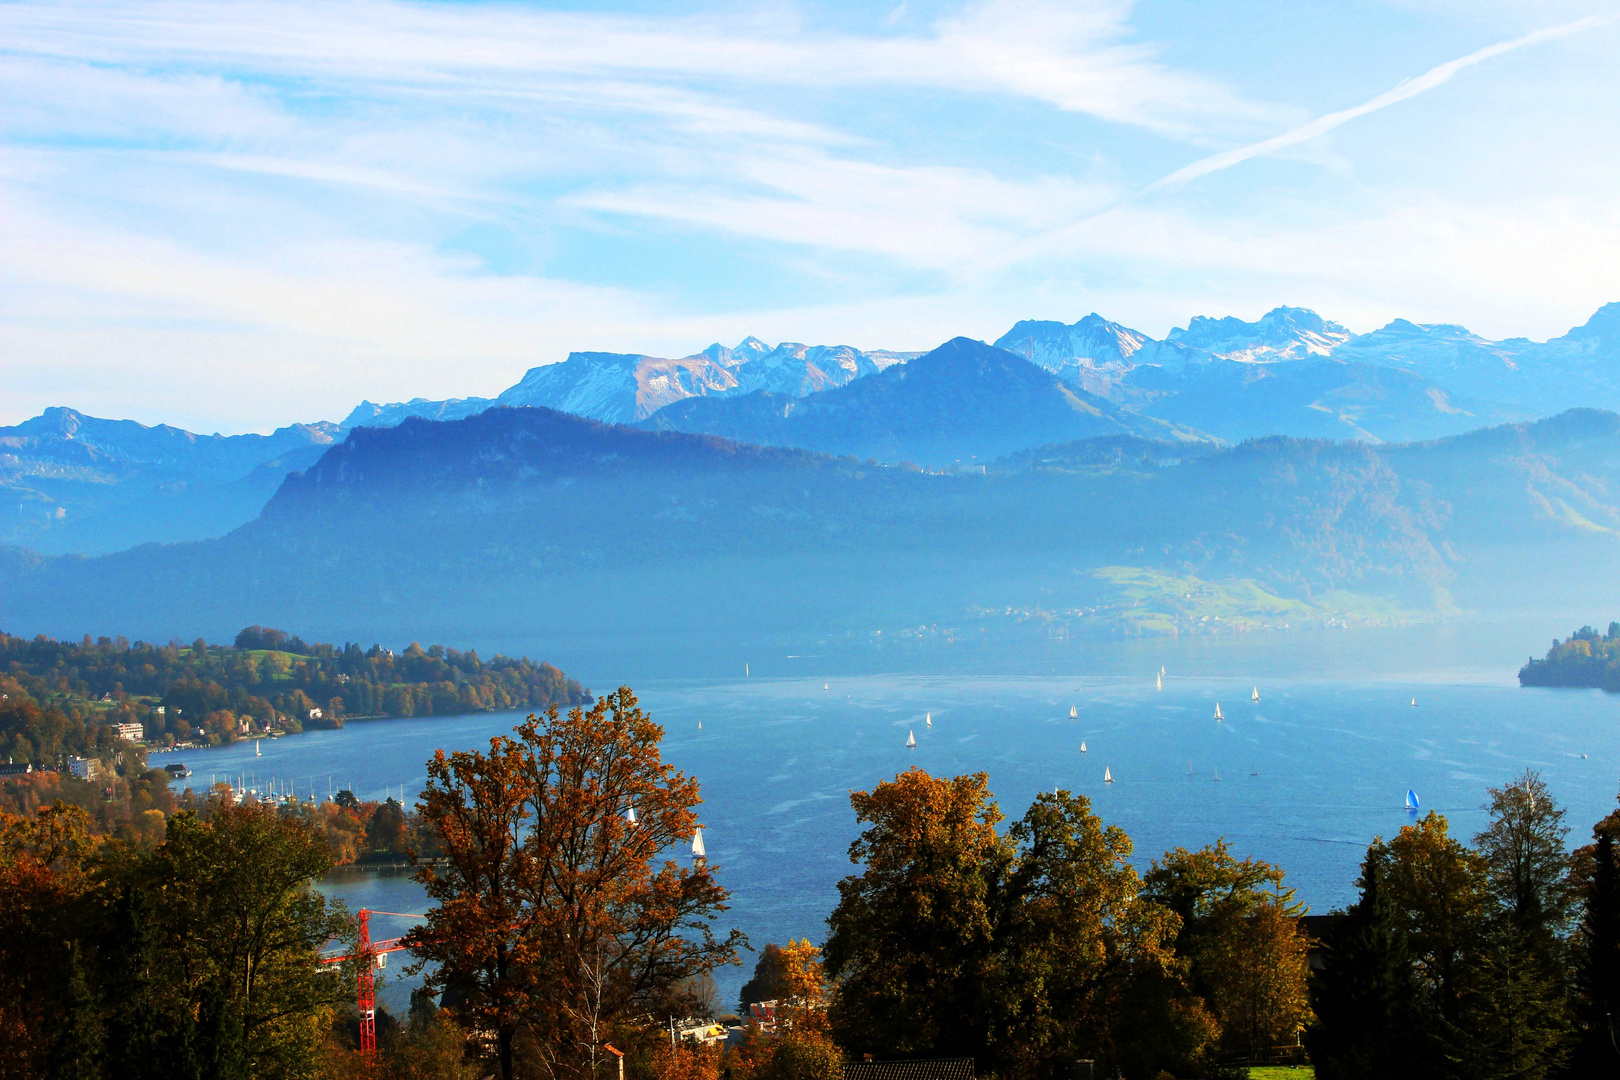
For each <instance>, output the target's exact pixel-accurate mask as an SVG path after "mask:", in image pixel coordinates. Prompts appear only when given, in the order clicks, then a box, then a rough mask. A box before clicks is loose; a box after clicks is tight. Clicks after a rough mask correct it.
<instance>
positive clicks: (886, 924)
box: [826, 769, 1212, 1075]
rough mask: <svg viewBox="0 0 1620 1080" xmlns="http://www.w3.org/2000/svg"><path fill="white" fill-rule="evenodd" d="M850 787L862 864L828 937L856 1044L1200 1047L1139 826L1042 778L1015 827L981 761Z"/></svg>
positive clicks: (1137, 1049) (1153, 1054)
mask: <svg viewBox="0 0 1620 1080" xmlns="http://www.w3.org/2000/svg"><path fill="white" fill-rule="evenodd" d="M851 801H852V802H853V803H854V805H855V810H856V815H857V819H858V820H860V821H862V822H866V823H868V828H867V829H866V830H865V831H864V832H863V833H862V834H861V836H860V837H859V839H857V840H856V842H855V843H854V844H853V845H852V846H851V848H850V857H851V860H852V861H855V862H858V863H861V864H862V865H863V872H862V873H861V874H859V875H856V876H852V877H848V878H845V879H844V880H843V881H842V882H841V883H840V884H839V903H838V906H837V908H835V909H834V911H833V914H832V916H831V917H830V918H829V919H828V925H829V926H830V927H831V930H832V933H831V936H830V937H829V938H828V940H827V947H826V956H827V965H828V970H829V971H830V972H831V973H832V974H833V975H834V976H836V977H837V978H838V979H839V987H838V992H837V994H836V996H835V999H834V1003H833V1007H832V1011H831V1014H830V1019H831V1022H832V1030H833V1035H834V1036H835V1038H836V1039H837V1040H838V1041H839V1043H840V1044H842V1045H843V1046H844V1048H845V1049H846V1050H847V1051H849V1052H850V1053H852V1054H856V1053H874V1054H877V1055H878V1056H880V1057H897V1056H898V1057H905V1056H946V1057H972V1058H974V1059H975V1060H976V1061H977V1062H979V1063H980V1067H981V1068H982V1069H984V1070H985V1071H991V1072H1004V1073H1007V1074H1009V1075H1040V1074H1044V1073H1046V1072H1048V1071H1050V1070H1052V1069H1055V1068H1062V1067H1063V1063H1064V1062H1071V1061H1073V1060H1074V1059H1075V1058H1077V1057H1090V1058H1093V1059H1096V1060H1099V1061H1103V1062H1106V1063H1109V1064H1122V1065H1124V1066H1126V1067H1129V1068H1130V1069H1131V1070H1132V1072H1133V1074H1134V1073H1136V1072H1145V1073H1146V1074H1147V1075H1152V1074H1153V1072H1154V1071H1155V1070H1157V1069H1158V1068H1161V1067H1165V1066H1171V1067H1176V1068H1186V1067H1188V1066H1190V1065H1191V1063H1193V1062H1194V1061H1196V1060H1197V1058H1198V1056H1199V1054H1200V1052H1201V1050H1202V1048H1203V1046H1204V1044H1205V1043H1207V1042H1208V1040H1209V1038H1210V1036H1211V1034H1212V1025H1211V1024H1210V1023H1209V1021H1208V1017H1207V1016H1206V1015H1205V1014H1204V1012H1203V1010H1202V1007H1201V1006H1200V1005H1199V1003H1198V1002H1197V1001H1196V1000H1195V999H1192V998H1191V997H1190V995H1188V994H1187V992H1186V989H1185V987H1184V985H1183V984H1182V981H1181V971H1180V967H1179V966H1178V964H1177V963H1176V961H1175V959H1174V957H1173V955H1172V953H1171V950H1170V943H1171V941H1172V939H1173V937H1174V934H1175V930H1176V926H1177V923H1176V920H1175V917H1174V916H1173V915H1171V914H1170V913H1169V912H1167V911H1165V910H1164V909H1163V908H1162V907H1159V906H1157V905H1154V904H1151V903H1146V902H1144V901H1143V900H1142V898H1141V888H1140V882H1139V881H1138V880H1137V876H1136V872H1135V870H1134V869H1132V867H1131V865H1130V862H1129V856H1130V853H1131V845H1130V840H1129V838H1128V837H1126V835H1125V834H1124V833H1123V832H1122V831H1121V830H1119V829H1117V828H1111V827H1108V828H1105V827H1104V826H1103V825H1102V823H1101V821H1099V820H1098V818H1097V817H1096V816H1095V815H1094V814H1093V813H1092V812H1091V807H1090V804H1089V802H1088V801H1087V800H1086V799H1084V798H1082V797H1077V796H1071V795H1068V794H1063V793H1059V794H1055V795H1042V796H1040V797H1039V798H1038V799H1037V800H1036V801H1035V803H1034V805H1032V806H1031V807H1030V809H1029V811H1028V813H1026V815H1025V816H1024V818H1023V819H1022V820H1020V821H1019V822H1017V823H1016V824H1015V825H1013V826H1012V828H1011V829H1010V830H1009V831H1008V833H1007V834H1006V836H999V835H998V834H997V833H996V831H995V825H996V824H997V822H998V821H999V820H1000V817H1001V815H1000V812H999V810H998V808H997V807H996V805H995V803H994V802H993V801H992V800H991V799H990V795H989V792H988V790H987V789H986V786H985V777H984V775H983V774H976V775H972V776H960V777H956V778H955V779H951V780H945V779H938V778H935V777H931V776H929V775H927V774H926V773H923V772H921V771H920V770H917V769H912V770H908V771H906V772H904V773H901V774H900V775H899V776H897V777H896V778H895V779H894V780H893V781H890V782H886V783H883V784H879V785H878V786H877V788H875V789H874V790H873V791H871V792H858V793H855V794H854V795H852V796H851Z"/></svg>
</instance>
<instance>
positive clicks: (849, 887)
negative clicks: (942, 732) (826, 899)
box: [826, 768, 1013, 1060]
mask: <svg viewBox="0 0 1620 1080" xmlns="http://www.w3.org/2000/svg"><path fill="white" fill-rule="evenodd" d="M987 780H988V778H987V777H986V775H985V774H984V773H974V774H972V775H970V776H958V777H956V778H954V779H951V780H944V779H938V778H936V777H932V776H929V775H928V774H927V773H925V772H923V771H922V770H921V769H917V768H912V769H908V770H906V771H905V772H903V773H900V774H899V775H898V776H896V777H895V778H894V779H893V780H888V781H884V782H882V783H880V784H878V785H877V786H876V787H875V788H873V789H872V790H871V791H859V792H854V793H852V794H851V795H850V803H851V805H852V806H853V807H854V808H855V819H856V821H857V822H862V823H865V824H866V826H867V828H866V829H865V830H864V831H863V832H862V833H861V834H860V836H859V837H858V838H857V839H856V840H855V842H854V843H853V844H851V845H850V848H849V858H850V861H851V862H853V863H856V864H858V865H860V866H861V867H862V872H861V873H860V874H858V875H853V876H850V877H846V878H844V879H843V880H842V881H840V882H839V883H838V905H837V907H835V908H834V909H833V912H832V914H831V915H830V916H829V917H828V920H827V923H828V926H829V927H830V928H831V934H830V935H829V936H828V938H827V944H826V962H827V970H828V972H829V973H830V974H831V975H832V976H833V977H834V978H836V979H837V980H838V982H839V988H838V994H837V996H836V998H835V1000H834V1002H833V1006H832V1011H831V1014H830V1019H831V1022H832V1030H833V1035H834V1037H835V1038H836V1040H837V1041H838V1043H839V1044H840V1045H841V1046H843V1047H844V1048H845V1050H846V1051H848V1052H850V1053H853V1054H862V1053H874V1054H880V1055H884V1056H890V1057H915V1056H924V1055H927V1056H941V1057H975V1058H979V1059H981V1060H982V1059H984V1058H985V1057H986V1051H987V1043H988V1032H987V1031H986V1029H985V1023H984V1006H985V1002H984V998H983V995H984V993H985V991H986V989H987V987H988V986H989V983H990V980H991V976H992V974H993V966H994V947H995V940H994V934H995V925H994V917H993V912H992V907H991V894H992V891H993V890H996V889H999V887H1000V884H1001V879H1002V877H1003V875H1004V874H1005V873H1006V870H1007V868H1008V866H1009V865H1010V864H1011V862H1012V857H1013V849H1012V845H1011V844H1010V843H1008V842H1007V841H1006V840H1004V839H1002V838H1001V837H1000V836H997V835H996V831H995V826H996V823H997V822H999V821H1000V820H1001V812H1000V810H999V809H997V807H996V805H995V803H994V802H993V801H992V800H991V798H990V794H989V791H988V789H987Z"/></svg>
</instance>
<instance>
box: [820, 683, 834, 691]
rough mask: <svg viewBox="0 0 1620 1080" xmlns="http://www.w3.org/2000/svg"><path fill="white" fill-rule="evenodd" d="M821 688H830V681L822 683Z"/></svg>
mask: <svg viewBox="0 0 1620 1080" xmlns="http://www.w3.org/2000/svg"><path fill="white" fill-rule="evenodd" d="M821 688H822V689H823V690H831V689H832V683H822V684H821Z"/></svg>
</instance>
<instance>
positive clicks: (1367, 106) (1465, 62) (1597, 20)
mask: <svg viewBox="0 0 1620 1080" xmlns="http://www.w3.org/2000/svg"><path fill="white" fill-rule="evenodd" d="M1616 19H1620V15H1594V16H1591V17H1590V18H1585V19H1578V20H1576V21H1574V22H1568V23H1563V24H1561V25H1558V26H1549V27H1546V28H1544V29H1541V30H1536V31H1533V32H1532V33H1528V34H1525V35H1524V36H1522V37H1516V38H1514V39H1512V40H1511V41H1499V42H1497V43H1496V44H1495V45H1487V46H1486V47H1485V48H1483V49H1478V50H1476V51H1474V52H1471V53H1469V54H1468V55H1467V56H1463V57H1459V58H1457V59H1456V60H1448V61H1446V62H1445V63H1443V64H1437V65H1435V66H1434V67H1432V68H1430V69H1429V70H1428V71H1425V72H1424V73H1423V74H1422V75H1419V76H1417V77H1416V78H1413V79H1404V80H1402V81H1401V82H1400V83H1398V84H1397V85H1396V86H1395V87H1393V88H1392V89H1389V90H1386V91H1384V92H1383V93H1382V94H1379V95H1378V96H1377V97H1375V98H1371V99H1369V100H1367V101H1364V102H1362V103H1361V104H1360V105H1354V106H1351V107H1350V108H1348V109H1340V110H1338V111H1337V112H1331V113H1328V114H1327V115H1325V116H1319V117H1317V118H1316V119H1315V120H1312V121H1310V122H1309V123H1306V124H1300V125H1299V126H1298V127H1295V128H1290V129H1289V130H1288V131H1285V132H1283V133H1282V134H1281V135H1274V136H1272V137H1271V138H1269V139H1262V140H1261V141H1259V142H1256V143H1250V144H1249V145H1247V146H1240V147H1238V148H1237V149H1235V150H1225V151H1222V152H1221V153H1219V154H1211V155H1209V156H1208V157H1206V158H1200V159H1199V160H1197V161H1195V162H1193V163H1192V164H1190V165H1184V166H1182V167H1181V168H1179V169H1177V170H1176V171H1175V172H1173V173H1171V174H1170V175H1168V176H1166V177H1163V178H1162V179H1160V180H1157V181H1155V182H1154V183H1152V184H1150V185H1149V186H1148V187H1147V188H1146V189H1145V190H1146V191H1150V192H1151V191H1163V190H1165V189H1167V188H1174V187H1180V186H1182V185H1183V184H1190V183H1192V182H1193V181H1194V180H1197V179H1198V178H1199V177H1202V176H1208V175H1209V174H1210V173H1215V172H1220V171H1221V170H1222V169H1230V168H1231V167H1232V166H1234V165H1240V164H1242V163H1243V162H1245V161H1248V160H1249V159H1251V158H1257V157H1260V156H1262V155H1264V154H1270V153H1272V152H1274V151H1277V150H1283V149H1286V148H1288V147H1290V146H1298V145H1299V144H1300V143H1303V142H1308V141H1310V140H1311V139H1315V138H1318V137H1319V136H1322V135H1326V134H1327V133H1328V132H1330V131H1332V130H1333V129H1334V128H1336V127H1340V126H1341V125H1343V124H1347V123H1349V122H1350V121H1351V120H1354V119H1356V118H1357V117H1360V116H1366V115H1367V114H1368V113H1373V112H1377V111H1378V110H1379V109H1387V108H1388V107H1389V106H1391V105H1395V104H1399V103H1400V102H1402V101H1407V100H1409V99H1411V98H1414V97H1417V96H1418V95H1419V94H1422V93H1425V92H1426V91H1429V90H1433V89H1434V88H1435V87H1437V86H1440V85H1442V84H1444V83H1446V82H1449V81H1450V80H1451V77H1452V76H1453V75H1455V74H1457V72H1459V71H1462V70H1463V69H1464V68H1470V67H1473V66H1474V65H1475V64H1482V63H1484V62H1485V61H1486V60H1490V59H1492V58H1493V57H1497V56H1501V55H1503V54H1504V53H1510V52H1513V51H1514V50H1516V49H1523V48H1525V47H1527V46H1530V45H1540V44H1541V43H1543V42H1547V41H1556V40H1557V39H1559V38H1563V37H1569V36H1570V35H1571V34H1578V33H1580V32H1581V31H1583V30H1592V29H1595V28H1597V27H1599V26H1603V25H1604V24H1606V23H1611V22H1614V21H1615V20H1616Z"/></svg>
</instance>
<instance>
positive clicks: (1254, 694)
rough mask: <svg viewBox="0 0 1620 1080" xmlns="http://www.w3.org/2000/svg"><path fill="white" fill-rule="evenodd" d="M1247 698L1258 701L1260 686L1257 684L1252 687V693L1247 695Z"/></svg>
mask: <svg viewBox="0 0 1620 1080" xmlns="http://www.w3.org/2000/svg"><path fill="white" fill-rule="evenodd" d="M1249 700H1250V701H1259V700H1260V688H1259V687H1258V686H1257V687H1255V688H1254V693H1252V694H1250V695H1249Z"/></svg>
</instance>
